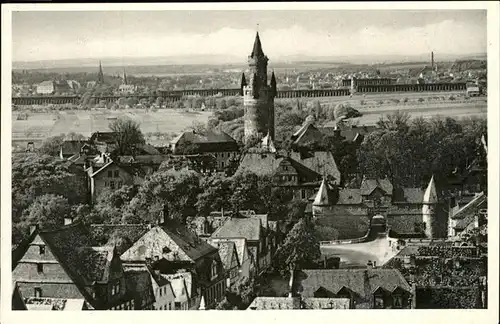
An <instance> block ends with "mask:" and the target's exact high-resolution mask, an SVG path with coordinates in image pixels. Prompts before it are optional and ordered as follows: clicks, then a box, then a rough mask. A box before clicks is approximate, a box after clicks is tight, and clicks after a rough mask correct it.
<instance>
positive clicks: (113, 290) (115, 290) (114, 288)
mask: <svg viewBox="0 0 500 324" xmlns="http://www.w3.org/2000/svg"><path fill="white" fill-rule="evenodd" d="M119 292H120V283H116V284H114V285H113V286H112V287H111V295H112V296H114V295H117V294H118V293H119Z"/></svg>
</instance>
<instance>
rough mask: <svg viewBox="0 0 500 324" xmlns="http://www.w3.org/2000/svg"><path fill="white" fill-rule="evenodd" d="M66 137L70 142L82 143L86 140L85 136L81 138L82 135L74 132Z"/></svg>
mask: <svg viewBox="0 0 500 324" xmlns="http://www.w3.org/2000/svg"><path fill="white" fill-rule="evenodd" d="M66 137H67V138H69V139H70V140H71V141H83V140H85V139H86V138H85V136H83V135H82V134H80V133H75V132H70V133H68V135H67V136H66Z"/></svg>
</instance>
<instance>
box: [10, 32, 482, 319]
mask: <svg viewBox="0 0 500 324" xmlns="http://www.w3.org/2000/svg"><path fill="white" fill-rule="evenodd" d="M438 55H439V54H438V53H429V62H428V63H424V64H422V63H415V64H407V65H400V64H393V65H390V64H384V65H375V66H372V65H340V66H334V67H331V66H329V65H328V63H324V64H323V63H322V64H321V66H318V65H319V64H310V65H307V64H305V63H304V64H301V66H298V67H297V68H280V69H278V68H276V69H273V70H271V69H270V68H269V66H268V64H269V58H268V57H267V56H266V55H265V53H264V50H263V44H262V42H261V39H260V36H259V33H256V35H255V39H254V43H253V47H252V48H251V52H250V54H249V56H248V66H247V67H246V68H245V69H240V70H236V71H233V70H230V71H221V70H218V71H211V72H210V73H204V74H189V73H186V74H177V75H176V74H172V75H170V76H165V77H151V76H149V77H146V76H134V75H129V74H127V71H126V69H123V72H122V73H121V74H120V75H109V74H106V73H105V72H106V67H105V66H103V65H102V64H101V63H99V65H98V66H96V72H92V73H80V72H78V73H66V74H60V73H55V72H49V71H45V72H41V71H35V70H18V71H14V72H13V74H12V76H13V84H12V103H13V108H12V109H13V120H12V125H13V127H12V128H13V137H12V148H13V155H12V246H13V248H12V280H13V291H12V309H14V310H74V311H79V310H157V311H169V310H211V309H216V310H282V309H331V310H333V309H436V308H446V309H449V308H454V309H457V308H458V309H472V308H487V305H488V304H487V303H488V301H487V295H488V289H487V288H488V285H487V259H488V257H487V241H488V233H487V232H488V231H487V229H488V207H487V189H488V186H487V170H488V166H487V153H488V150H487V148H488V146H487V145H488V138H487V120H486V110H487V109H486V100H487V82H486V79H487V76H486V61H475V60H467V61H455V62H440V61H439V59H438Z"/></svg>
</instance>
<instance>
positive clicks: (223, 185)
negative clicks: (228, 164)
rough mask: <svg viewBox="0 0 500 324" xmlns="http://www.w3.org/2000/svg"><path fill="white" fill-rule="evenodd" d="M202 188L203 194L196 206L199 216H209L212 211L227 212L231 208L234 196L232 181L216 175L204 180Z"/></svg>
mask: <svg viewBox="0 0 500 324" xmlns="http://www.w3.org/2000/svg"><path fill="white" fill-rule="evenodd" d="M200 186H201V193H200V194H199V195H198V199H197V201H196V204H195V206H196V209H197V210H198V213H199V215H202V216H208V215H209V214H210V212H212V211H216V210H221V209H226V210H227V209H229V208H230V207H231V204H230V202H229V198H230V197H231V194H232V191H231V181H230V179H228V178H226V177H224V176H221V175H219V174H214V175H212V176H209V177H205V178H203V179H202V180H201V182H200Z"/></svg>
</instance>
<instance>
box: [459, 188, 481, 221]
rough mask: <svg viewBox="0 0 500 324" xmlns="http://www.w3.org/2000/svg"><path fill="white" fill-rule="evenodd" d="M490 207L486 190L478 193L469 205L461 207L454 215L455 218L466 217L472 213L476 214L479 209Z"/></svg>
mask: <svg viewBox="0 0 500 324" xmlns="http://www.w3.org/2000/svg"><path fill="white" fill-rule="evenodd" d="M486 208H488V199H487V196H486V195H485V194H484V192H481V193H479V194H478V195H476V196H475V197H474V198H473V199H472V200H471V201H470V202H469V203H467V205H465V206H463V207H462V208H460V209H459V210H458V211H457V212H456V213H455V215H453V216H452V218H453V219H465V218H467V217H468V216H469V217H470V215H472V216H474V214H475V213H476V212H477V211H478V210H479V209H486Z"/></svg>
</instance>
